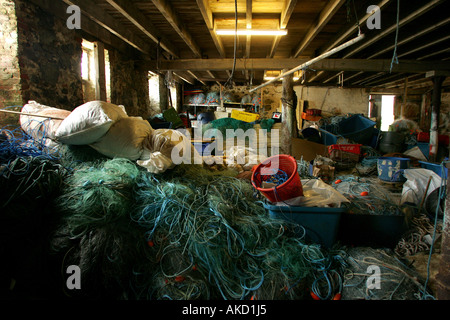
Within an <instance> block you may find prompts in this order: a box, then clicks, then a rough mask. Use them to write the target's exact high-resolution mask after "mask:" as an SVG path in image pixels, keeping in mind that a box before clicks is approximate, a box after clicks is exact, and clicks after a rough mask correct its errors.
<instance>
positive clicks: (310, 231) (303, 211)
mask: <svg viewBox="0 0 450 320" xmlns="http://www.w3.org/2000/svg"><path fill="white" fill-rule="evenodd" d="M264 207H265V208H266V209H267V210H268V211H269V215H270V217H271V218H273V219H279V220H284V221H286V222H288V223H293V224H296V225H300V226H302V227H303V228H304V230H305V234H304V233H303V229H299V230H298V232H297V236H299V237H302V236H303V235H305V239H306V240H307V241H310V242H313V243H317V244H320V245H322V246H324V247H326V248H330V247H332V246H333V244H334V243H335V241H336V238H337V234H338V230H339V222H340V219H341V214H342V213H343V212H345V210H346V209H345V208H319V207H299V206H276V205H270V204H264Z"/></svg>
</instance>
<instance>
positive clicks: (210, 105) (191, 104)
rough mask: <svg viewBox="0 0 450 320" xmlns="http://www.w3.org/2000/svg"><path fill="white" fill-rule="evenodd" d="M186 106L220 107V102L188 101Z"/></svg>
mask: <svg viewBox="0 0 450 320" xmlns="http://www.w3.org/2000/svg"><path fill="white" fill-rule="evenodd" d="M184 106H186V107H220V105H219V104H202V103H186V104H184Z"/></svg>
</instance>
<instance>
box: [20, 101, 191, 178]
mask: <svg viewBox="0 0 450 320" xmlns="http://www.w3.org/2000/svg"><path fill="white" fill-rule="evenodd" d="M26 113H29V114H30V116H28V115H24V114H26ZM41 116H46V117H49V118H45V117H41ZM20 125H21V127H22V129H23V130H24V131H25V132H26V133H27V134H28V135H30V136H31V137H32V138H33V139H35V140H39V141H40V142H41V143H42V144H43V145H45V146H47V147H57V146H58V144H60V143H63V144H68V145H89V146H90V147H92V148H94V149H95V150H97V151H98V152H99V153H101V154H103V155H105V156H107V157H110V158H126V159H129V160H132V161H136V163H137V164H138V165H140V166H143V167H145V168H146V169H147V170H148V171H149V172H152V173H162V172H164V171H166V170H167V169H170V168H172V167H173V166H174V165H175V164H176V163H174V162H173V161H172V158H173V157H172V152H173V150H174V148H175V147H176V148H177V150H178V152H180V153H181V154H180V155H179V158H180V157H181V158H182V157H184V156H187V155H189V156H191V157H192V156H195V152H196V151H195V148H193V146H192V145H191V143H190V140H189V139H188V138H187V137H186V136H185V135H183V133H181V132H179V131H176V130H170V129H157V130H154V129H153V128H152V127H151V125H150V123H149V122H148V121H147V120H144V119H142V118H141V117H132V116H128V114H127V113H126V111H125V108H124V106H122V105H115V104H112V103H108V102H104V101H91V102H87V103H85V104H83V105H81V106H79V107H77V108H75V109H74V110H73V111H68V110H62V109H58V108H53V107H49V106H45V105H41V104H39V103H37V102H35V101H29V102H28V104H26V105H25V106H24V107H23V108H22V115H21V116H20ZM186 150H188V151H189V152H188V154H186V155H183V152H185V151H186Z"/></svg>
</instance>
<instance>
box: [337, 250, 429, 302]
mask: <svg viewBox="0 0 450 320" xmlns="http://www.w3.org/2000/svg"><path fill="white" fill-rule="evenodd" d="M347 254H348V258H347V259H346V261H347V265H348V266H347V268H346V270H345V276H344V282H343V291H342V299H343V300H348V299H350V300H417V299H421V298H423V297H425V296H428V295H429V294H430V292H429V289H428V290H425V288H424V283H425V281H424V280H423V279H422V278H421V276H420V274H418V273H417V272H416V271H415V270H413V269H410V268H409V267H408V266H406V265H405V264H404V263H403V262H402V261H401V260H400V259H399V258H398V257H397V256H396V255H395V254H394V253H393V252H392V251H391V250H389V249H373V248H368V247H364V248H362V247H357V248H350V249H349V250H348V251H347ZM378 276H379V277H378Z"/></svg>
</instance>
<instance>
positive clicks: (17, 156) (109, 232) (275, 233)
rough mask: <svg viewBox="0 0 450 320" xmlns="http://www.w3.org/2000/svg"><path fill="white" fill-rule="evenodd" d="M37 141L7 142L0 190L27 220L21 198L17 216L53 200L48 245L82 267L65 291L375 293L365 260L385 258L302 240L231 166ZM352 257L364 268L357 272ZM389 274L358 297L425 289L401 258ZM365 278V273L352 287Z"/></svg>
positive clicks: (216, 295)
mask: <svg viewBox="0 0 450 320" xmlns="http://www.w3.org/2000/svg"><path fill="white" fill-rule="evenodd" d="M28 140H29V139H28V137H25V138H24V140H23V141H21V140H20V139H18V138H17V136H16V137H15V138H10V139H8V137H5V141H3V142H2V146H6V147H5V150H6V148H7V149H8V152H4V153H3V154H4V155H5V156H3V157H2V164H1V165H2V166H1V168H2V176H1V179H2V181H1V182H2V186H4V185H7V186H8V187H7V189H3V190H2V191H3V193H2V194H3V195H7V199H8V200H9V201H7V202H6V201H5V202H3V210H2V213H3V212H10V213H12V212H14V214H15V216H20V214H18V212H19V211H20V210H16V209H17V207H15V206H18V205H22V211H20V212H29V210H28V211H27V209H26V208H25V205H27V203H24V201H23V200H22V198H21V197H23V196H27V195H30V196H33V197H35V198H37V199H45V201H44V202H45V204H46V208H48V210H46V214H47V215H49V214H50V212H53V214H54V217H57V219H56V222H55V227H54V229H53V230H52V232H51V233H50V234H51V237H50V239H51V241H50V244H51V250H52V252H54V253H55V254H59V255H60V256H61V270H66V269H67V266H70V265H77V266H79V267H80V270H81V281H82V285H81V287H82V288H83V290H79V291H72V292H68V291H67V292H66V293H67V294H68V295H75V296H76V295H79V296H82V297H87V298H96V297H99V298H114V299H155V300H157V299H170V300H193V299H262V300H281V299H311V297H314V298H317V299H333V298H334V297H336V296H339V295H342V298H343V299H352V298H353V297H352V294H350V293H352V291H348V290H347V291H346V290H345V289H346V288H348V287H349V285H351V287H352V288H354V289H355V290H356V288H357V289H358V292H362V293H364V292H365V293H367V291H365V289H364V288H366V283H365V282H364V279H366V278H367V276H368V274H367V272H366V271H367V270H364V267H366V265H365V264H364V263H366V264H367V263H374V264H377V263H379V264H380V265H381V264H382V263H383V261H382V259H381V258H382V257H378V258H377V260H367V259H366V260H364V259H361V258H358V259H356V258H353V260H352V259H350V258H352V257H354V256H352V255H349V254H348V252H347V250H345V248H339V247H336V248H331V249H324V248H321V247H320V246H319V245H317V244H312V243H307V242H306V241H305V240H304V239H303V238H299V237H297V236H296V234H298V233H297V232H296V230H295V228H298V227H299V226H296V225H290V224H288V223H286V222H285V221H280V220H276V219H273V218H271V217H270V216H269V215H268V213H267V212H266V211H265V209H264V207H263V206H262V203H260V202H258V201H256V200H255V198H254V190H253V188H252V186H251V184H250V183H249V182H248V181H244V180H240V179H237V178H236V175H237V172H235V171H233V170H232V169H225V170H222V171H210V170H209V169H208V168H207V167H203V166H200V165H190V166H188V165H180V166H177V167H176V168H175V169H173V170H171V171H168V172H166V173H165V174H160V175H155V174H150V173H148V172H147V171H146V170H143V169H142V168H140V167H139V166H137V165H136V164H135V163H134V162H132V161H129V160H126V159H106V158H105V157H103V156H100V155H99V154H97V153H96V152H93V150H92V149H91V148H90V147H87V146H84V147H75V146H72V147H69V146H63V145H61V146H60V147H59V148H58V152H55V151H52V154H51V156H50V155H49V154H48V153H46V151H45V150H44V149H40V150H41V152H40V153H39V152H38V153H36V154H28V153H27V154H23V152H22V151H23V150H22V149H20V146H19V145H23V144H26V143H28V142H29V141H28ZM11 144H17V146H15V147H16V148H13V147H12V146H11ZM38 149H39V148H38ZM11 150H15V151H14V152H11ZM33 150H34V149H33ZM31 191H32V192H36V194H33V193H32V192H31ZM28 205H29V203H28ZM13 207H14V209H15V210H12V209H11V208H13ZM4 209H6V210H4ZM8 210H9V211H8ZM24 218H25V219H24V220H27V219H28V218H29V216H27V217H24ZM353 250H357V249H356V248H355V249H353ZM353 261H357V262H358V261H359V263H358V265H361V267H362V268H363V269H361V270H354V271H352V273H349V270H352V269H351V268H352V267H353V265H352V263H351V262H353ZM361 261H362V262H361ZM363 262H364V263H363ZM384 265H392V264H387V263H384ZM391 270H394V271H396V272H397V273H398V275H399V277H400V278H399V279H397V280H396V281H393V283H395V288H393V289H392V292H390V293H389V294H387V293H386V294H381V291H374V292H375V293H377V294H376V295H374V294H373V293H370V294H365V295H364V296H362V295H358V297H359V298H364V299H370V298H374V297H375V298H376V297H378V298H391V299H404V298H417V296H421V297H423V296H424V295H426V294H427V291H426V290H425V289H424V288H423V287H421V285H420V283H419V282H418V281H417V280H416V282H413V283H412V284H411V282H410V281H409V280H411V279H418V277H416V276H411V277H410V276H406V274H408V275H410V274H411V273H410V271H409V270H408V271H407V272H406V271H404V270H405V269H402V267H401V266H398V265H395V266H392V268H391ZM391 273H394V272H391ZM350 276H351V277H350ZM356 276H360V277H361V280H358V281H357V282H356V283H351V284H349V281H350V280H352V279H353V280H355V279H356ZM383 276H385V274H384V275H383ZM394 276H395V275H394ZM383 287H384V288H386V286H383ZM346 292H347V293H346ZM353 292H354V291H353ZM409 292H413V293H414V294H415V296H413V297H411V296H408V294H407V293H409ZM396 293H401V294H396Z"/></svg>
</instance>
